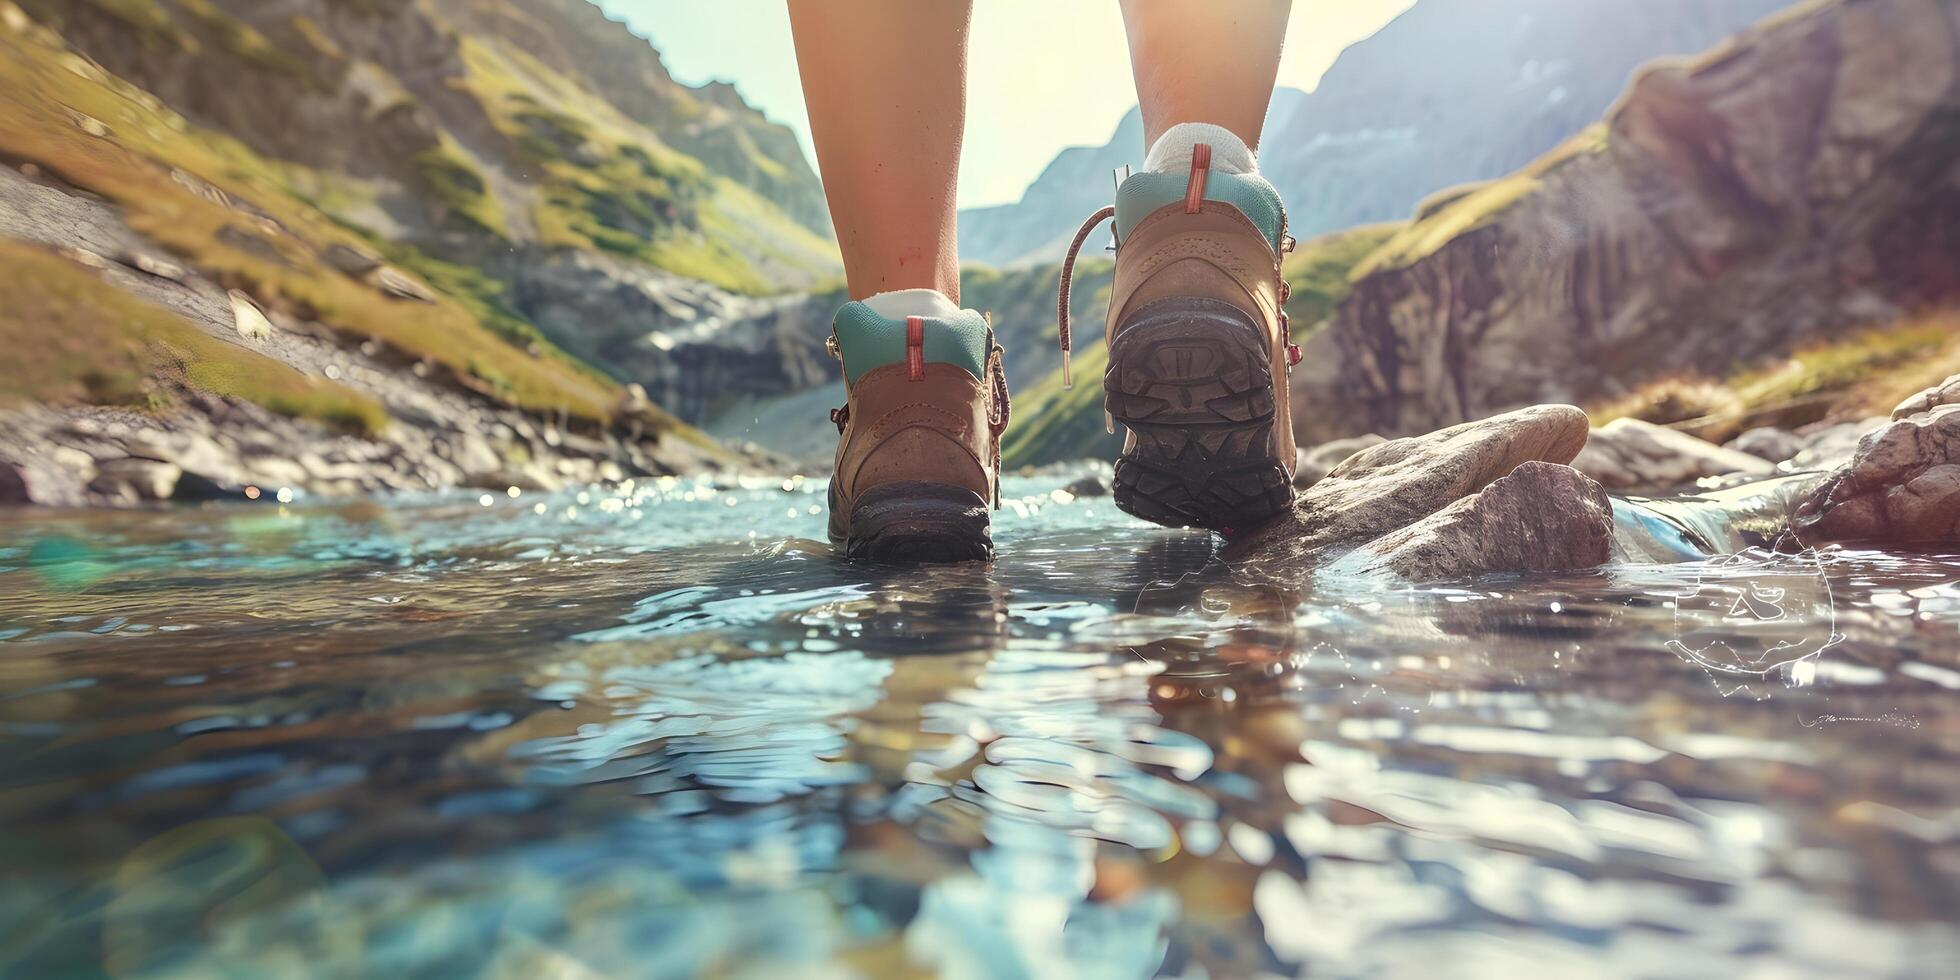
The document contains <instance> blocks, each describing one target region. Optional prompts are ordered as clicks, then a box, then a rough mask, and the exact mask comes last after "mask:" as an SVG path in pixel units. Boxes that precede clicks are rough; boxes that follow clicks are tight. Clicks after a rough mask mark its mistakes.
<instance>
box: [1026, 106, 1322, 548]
mask: <svg viewBox="0 0 1960 980" xmlns="http://www.w3.org/2000/svg"><path fill="white" fill-rule="evenodd" d="M1180 128H1182V127H1180ZM1202 129H1204V130H1209V131H1213V132H1218V133H1219V134H1220V137H1219V138H1221V139H1224V140H1230V141H1231V142H1232V143H1233V144H1234V146H1233V147H1231V150H1232V151H1233V153H1234V155H1235V156H1236V157H1242V158H1243V160H1244V162H1245V164H1244V166H1243V170H1245V171H1251V170H1252V168H1251V166H1250V162H1251V154H1250V152H1249V151H1247V150H1245V148H1244V146H1243V144H1240V143H1238V141H1237V139H1236V138H1235V137H1232V136H1231V135H1230V134H1228V133H1223V132H1222V131H1217V130H1215V128H1214V127H1202ZM1174 133H1176V130H1173V134H1174ZM1167 135H1170V134H1167ZM1165 142H1170V141H1169V140H1164V139H1160V140H1159V143H1160V144H1162V143H1165ZM1190 146H1191V151H1190V167H1189V170H1188V171H1186V170H1184V169H1183V168H1181V167H1179V168H1176V169H1174V170H1172V171H1171V172H1165V171H1164V168H1161V167H1159V168H1157V169H1154V170H1151V171H1146V172H1143V173H1138V174H1134V175H1132V176H1129V177H1128V178H1127V179H1124V180H1122V181H1121V183H1120V185H1119V186H1118V188H1117V192H1116V204H1115V205H1114V206H1113V207H1106V208H1103V209H1102V210H1100V211H1098V212H1096V214H1095V215H1093V216H1092V217H1091V218H1090V219H1089V221H1088V222H1086V223H1085V224H1084V225H1083V226H1082V230H1081V231H1079V232H1077V233H1076V236H1075V241H1074V242H1073V243H1072V244H1071V245H1070V246H1069V251H1068V258H1067V259H1066V260H1065V261H1064V263H1063V266H1062V284H1061V311H1060V316H1061V324H1062V328H1061V330H1062V351H1063V353H1062V359H1063V361H1062V363H1063V372H1064V375H1065V377H1066V374H1067V370H1068V369H1067V364H1068V351H1069V348H1070V346H1071V339H1070V331H1069V323H1068V306H1069V295H1068V294H1069V279H1070V277H1071V276H1072V275H1073V272H1074V264H1075V256H1076V253H1077V252H1079V251H1080V250H1081V248H1082V243H1083V241H1084V240H1085V239H1087V238H1088V236H1089V234H1090V233H1091V232H1093V231H1094V230H1095V228H1096V226H1098V225H1100V224H1101V223H1102V222H1103V221H1104V220H1106V219H1108V218H1111V217H1114V218H1115V219H1116V278H1115V282H1114V284H1113V285H1112V286H1111V289H1110V301H1109V315H1108V319H1107V322H1106V323H1105V325H1104V329H1105V336H1106V338H1107V340H1108V343H1109V368H1108V370H1107V371H1106V372H1105V373H1104V375H1103V392H1104V394H1103V404H1104V407H1105V409H1106V411H1107V413H1108V418H1109V421H1110V422H1111V423H1112V426H1113V423H1115V422H1121V423H1123V425H1124V427H1125V428H1126V429H1127V430H1128V435H1127V436H1126V437H1125V439H1124V444H1123V453H1122V456H1121V457H1120V458H1118V459H1117V461H1116V475H1115V500H1116V506H1118V507H1120V508H1122V509H1123V510H1125V511H1127V512H1129V513H1130V514H1133V515H1135V516H1137V517H1140V518H1143V519H1144V520H1147V521H1152V522H1155V523H1158V524H1164V525H1168V526H1172V527H1203V528H1210V529H1212V530H1216V531H1220V532H1223V533H1225V534H1226V535H1227V536H1230V535H1231V534H1233V533H1234V532H1236V531H1242V530H1246V529H1249V528H1251V527H1253V526H1255V525H1257V524H1259V523H1261V522H1263V521H1266V520H1268V519H1270V518H1272V517H1274V516H1275V515H1277V514H1279V513H1280V512H1281V511H1283V510H1285V509H1286V508H1287V507H1288V506H1289V505H1290V504H1291V503H1292V500H1293V467H1294V447H1293V425H1292V418H1291V415H1290V413H1289V412H1288V409H1287V374H1288V373H1289V372H1290V370H1291V369H1292V366H1293V365H1294V364H1295V363H1297V362H1298V361H1299V357H1300V354H1299V348H1297V347H1295V346H1293V345H1292V343H1291V341H1290V340H1289V338H1288V336H1287V330H1288V324H1287V319H1286V309H1285V305H1286V299H1287V295H1288V292H1289V290H1288V287H1287V284H1286V278H1285V276H1284V275H1283V274H1282V272H1281V269H1280V263H1281V257H1282V255H1283V254H1284V253H1285V252H1287V251H1290V250H1291V248H1292V240H1291V239H1290V238H1288V237H1287V234H1286V212H1285V210H1284V208H1282V207H1281V205H1280V199H1279V192H1278V191H1276V190H1274V189H1273V185H1272V184H1270V183H1268V182H1267V181H1266V180H1265V178H1263V177H1260V176H1259V175H1258V174H1257V173H1256V172H1230V171H1228V170H1225V169H1219V168H1214V167H1213V165H1212V144H1211V143H1208V142H1195V143H1191V144H1190ZM1154 156H1156V154H1154V153H1153V157H1154Z"/></svg>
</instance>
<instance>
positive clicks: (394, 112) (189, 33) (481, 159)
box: [23, 0, 837, 293]
mask: <svg viewBox="0 0 1960 980" xmlns="http://www.w3.org/2000/svg"><path fill="white" fill-rule="evenodd" d="M23 6H24V7H25V8H26V9H27V10H28V12H30V13H32V14H34V15H35V16H36V17H37V18H38V19H40V20H41V21H42V22H44V23H46V24H48V25H50V26H52V27H54V28H55V29H57V30H59V31H60V32H61V34H62V36H63V37H64V39H66V40H67V41H68V42H69V43H70V44H73V45H74V46H75V47H76V48H77V49H78V50H80V51H81V52H82V53H84V54H86V55H87V56H88V57H90V58H91V59H93V60H95V61H96V62H98V63H99V64H101V65H102V66H103V67H104V68H105V69H106V70H108V71H109V72H110V73H112V74H115V75H117V76H119V77H122V78H125V79H127V80H129V81H130V82H132V83H134V84H136V85H138V86H139V87H141V88H143V89H145V90H146V91H149V92H151V93H152V94H154V95H156V96H157V97H158V98H159V99H161V100H162V101H163V102H164V103H166V104H168V105H170V106H172V107H173V108H175V109H177V110H178V111H180V112H183V113H184V114H185V115H187V116H188V117H190V118H191V119H192V120H193V121H195V122H197V123H199V124H200V125H203V126H205V127H207V128H209V129H213V130H216V131H219V132H223V133H226V134H228V135H230V136H232V137H234V138H236V139H238V140H239V141H240V142H242V143H243V144H244V145H246V146H247V147H249V148H250V149H252V150H253V151H254V152H256V153H259V154H261V155H263V156H265V157H267V158H270V159H275V160H279V161H284V162H290V163H294V164H299V165H301V166H304V167H307V168H309V169H311V170H313V171H317V172H318V173H319V174H320V175H322V179H323V180H325V181H330V182H332V183H333V184H334V186H333V187H332V191H333V193H331V194H324V195H321V196H320V203H321V205H322V207H323V208H324V209H325V210H327V211H329V213H332V214H334V216H335V217H337V218H339V219H341V220H343V221H346V222H348V223H350V224H353V225H357V226H360V227H363V228H367V229H369V230H371V231H373V232H375V233H376V234H378V235H380V236H381V237H385V238H389V239H392V240H406V241H412V242H415V243H417V244H418V245H420V246H422V247H424V249H425V250H428V251H432V252H434V253H436V254H438V255H440V256H441V257H444V258H449V259H453V260H459V261H462V262H464V263H466V264H473V265H481V264H485V263H486V262H487V261H489V259H488V258H487V257H489V256H493V255H496V254H498V253H508V252H509V250H510V249H511V247H513V246H516V247H518V248H525V247H535V248H542V249H575V250H586V251H604V252H609V253H612V254H616V255H620V256H623V257H625V258H627V259H629V260H632V261H637V262H641V263H645V264H647V265H651V266H653V267H655V268H659V269H664V270H667V271H671V272H674V273H676V274H679V275H683V276H687V277H690V278H696V279H702V280H705V281H709V282H712V283H715V284H717V285H719V286H722V287H724V288H728V289H733V290H737V291H741V292H753V293H763V292H780V291H784V290H785V289H789V288H795V287H796V286H799V285H802V284H806V283H808V282H810V281H812V280H814V279H818V278H822V277H825V276H828V275H831V274H833V273H834V272H835V270H836V267H837V266H836V256H835V252H834V247H833V246H832V245H831V244H830V243H829V241H828V231H827V226H826V225H825V224H824V223H823V221H822V217H821V216H822V203H821V192H820V190H819V188H818V186H817V184H816V179H815V176H814V175H813V174H812V173H811V172H810V169H809V166H808V164H807V163H806V162H805V161H804V160H803V157H802V154H801V152H800V150H798V148H797V147H796V144H795V140H794V137H793V136H791V135H790V133H789V132H788V131H787V130H786V129H783V128H782V127H780V126H775V125H773V124H770V123H768V122H766V121H765V120H763V119H762V117H761V116H760V114H758V113H756V112H755V111H754V110H753V109H750V108H749V107H747V106H746V105H744V104H742V103H741V101H740V99H739V97H737V96H735V95H734V93H733V92H732V91H729V90H727V89H726V87H724V86H716V87H709V88H704V89H692V88H688V87H686V86H683V85H679V84H677V83H675V82H674V81H673V80H672V79H671V78H670V77H669V76H667V74H666V71H665V69H664V67H663V66H662V65H661V63H660V60H659V56H658V54H657V53H655V52H654V51H653V50H652V49H651V48H650V47H648V46H647V45H646V44H645V43H644V42H643V41H642V40H640V39H638V38H635V37H634V36H633V35H631V34H630V33H629V32H628V31H627V30H626V29H625V28H624V27H623V26H621V25H618V24H615V23H612V22H610V21H607V20H606V19H605V18H604V16H603V15H602V14H601V13H600V12H599V11H598V10H597V8H595V7H592V6H591V5H590V4H588V3H585V2H584V0H282V2H280V3H276V4H268V3H260V2H256V0H73V2H69V0H24V3H23ZM696 153H698V154H700V155H698V156H697V155H695V154H696ZM792 215H794V217H793V216H792Z"/></svg>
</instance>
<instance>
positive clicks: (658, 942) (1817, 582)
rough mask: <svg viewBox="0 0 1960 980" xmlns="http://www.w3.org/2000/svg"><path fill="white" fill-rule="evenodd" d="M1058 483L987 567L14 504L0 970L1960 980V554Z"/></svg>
mask: <svg viewBox="0 0 1960 980" xmlns="http://www.w3.org/2000/svg"><path fill="white" fill-rule="evenodd" d="M1062 482H1064V481H1062V480H1060V479H1057V480H1047V481H1043V480H1028V479H1024V480H1014V481H1009V485H1008V487H1007V492H1008V495H1009V496H1010V497H1012V498H1014V500H1013V506H1011V507H1010V508H1009V509H1008V510H1007V511H1006V512H1004V513H1003V514H1001V515H1000V516H999V518H998V521H997V527H998V534H997V536H998V538H999V541H1000V549H1001V553H1002V557H1001V559H1000V560H999V561H998V562H997V563H995V564H994V565H993V566H992V567H990V568H983V567H978V566H970V567H961V568H940V569H916V568H915V569H903V568H877V567H866V566H859V565H852V564H848V563H844V562H840V561H838V560H836V559H835V558H833V557H832V556H831V555H830V554H829V552H828V550H827V549H826V548H825V547H824V546H823V545H822V544H821V543H820V541H819V540H816V539H819V538H820V537H821V535H822V532H823V518H822V516H821V512H820V509H821V504H822V501H823V497H822V493H821V490H822V487H821V485H820V484H817V483H793V484H790V485H789V486H788V488H787V489H785V487H784V486H783V485H780V484H778V483H776V482H764V481H756V482H752V483H751V484H750V485H748V486H731V487H712V486H709V485H707V484H699V483H696V482H694V481H674V482H669V483H665V484H660V483H656V484H651V485H644V486H640V487H636V488H634V490H633V491H632V492H631V493H628V494H619V493H613V494H601V493H599V492H598V491H592V492H589V493H588V495H587V496H586V497H585V498H584V499H583V500H582V501H581V500H579V499H578V498H576V497H574V496H572V495H569V494H567V495H555V496H550V497H544V498H539V497H537V496H536V495H525V496H522V497H518V498H515V499H512V498H510V497H508V496H505V495H501V494H499V495H495V496H492V497H489V498H486V499H487V500H488V506H485V505H484V504H482V503H480V502H479V501H478V500H477V499H476V498H474V497H435V498H425V499H407V500H400V501H394V502H390V503H387V504H385V505H376V504H355V505H324V504H323V505H315V504H309V503H307V502H304V501H302V502H299V503H296V504H293V505H291V506H286V507H280V506H276V505H275V506H252V507H215V508H210V509H198V510H172V511H161V512H149V513H88V514H51V513H46V512H18V513H12V514H6V515H0V831H4V833H0V853H4V858H5V860H4V865H0V866H3V867H4V874H0V975H5V976H65V975H84V976H86V975H100V974H110V975H119V976H122V975H174V976H205V975H230V976H280V975H290V976H388V977H398V976H400V977H409V976H427V977H454V976H492V977H532V976H565V977H583V976H594V975H597V976H636V977H637V976H656V977H658V976H688V975H696V974H710V975H720V976H768V977H775V976H786V975H787V976H802V975H825V976H830V975H841V976H849V975H884V974H891V973H904V972H911V973H917V974H935V973H936V974H945V975H954V976H1055V977H1102V976H1109V977H1124V976H1143V975H1149V974H1152V973H1162V974H1170V975H1181V976H1213V977H1223V976H1245V975H1250V974H1256V973H1268V974H1282V975H1284V974H1293V973H1297V972H1306V971H1311V972H1315V973H1321V974H1333V975H1386V974H1401V973H1404V972H1414V971H1417V970H1422V971H1424V972H1426V973H1430V974H1437V973H1442V974H1450V975H1463V974H1486V973H1502V974H1509V975H1512V976H1517V975H1533V976H1536V975H1559V974H1568V975H1569V974H1578V973H1584V974H1588V975H1602V974H1603V975H1669V976H1674V975H1684V974H1685V975H1706V976H1733V975H1737V974H1739V973H1745V972H1748V973H1751V974H1752V975H1754V974H1761V975H1778V976H1780V975H1830V976H1844V975H1847V974H1849V975H1921V976H1951V975H1954V973H1955V971H1956V968H1960V940H1956V932H1955V930H1954V928H1953V926H1954V922H1955V917H1956V914H1957V913H1956V912H1955V909H1956V900H1960V888H1956V882H1960V765H1956V758H1957V757H1960V710H1957V709H1956V705H1957V703H1960V702H1956V697H1960V564H1956V561H1955V559H1954V557H1953V556H1943V555H1882V554H1876V553H1867V552H1852V551H1827V552H1824V553H1821V554H1816V555H1811V556H1802V557H1799V558H1794V559H1792V558H1774V557H1771V556H1767V555H1762V554H1745V555H1743V556H1740V557H1736V558H1727V559H1712V560H1709V561H1705V562H1695V563H1688V564H1680V565H1668V566H1647V567H1622V568H1614V569H1608V570H1605V571H1603V572H1599V573H1593V574H1586V575H1578V576H1563V577H1555V578H1536V579H1518V578H1496V579H1488V580H1481V581H1475V582H1465V583H1457V584H1455V585H1453V586H1451V587H1440V588H1423V589H1396V588H1388V587H1384V586H1382V585H1380V584H1378V583H1364V582H1346V581H1315V580H1314V579H1313V576H1312V575H1311V574H1310V573H1309V571H1308V570H1304V569H1288V568H1265V569H1246V568H1231V567H1227V566H1224V565H1222V564H1220V563H1218V562H1217V561H1216V560H1215V559H1214V558H1213V555H1212V544H1211V541H1210V540H1209V539H1208V538H1206V537H1204V536H1202V535H1198V534H1193V533H1184V532H1169V531H1163V530H1158V529H1154V528H1150V527H1148V526H1145V525H1142V524H1139V523H1136V522H1133V521H1130V520H1128V519H1127V518H1124V517H1122V516H1121V515H1119V514H1118V513H1117V512H1116V511H1115V510H1114V508H1113V507H1112V506H1111V505H1110V504H1109V503H1108V501H1107V500H1084V501H1073V500H1066V499H1064V498H1062V497H1059V496H1057V495H1055V494H1053V493H1052V492H1051V491H1052V490H1053V489H1054V488H1055V487H1056V486H1059V485H1060V484H1061V483H1062ZM540 511H541V512H540ZM1526 971H1528V972H1526ZM1779 971H1780V972H1779Z"/></svg>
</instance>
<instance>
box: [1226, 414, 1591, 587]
mask: <svg viewBox="0 0 1960 980" xmlns="http://www.w3.org/2000/svg"><path fill="white" fill-rule="evenodd" d="M1586 432H1587V421H1586V413H1584V412H1581V411H1580V410H1578V409H1576V408H1573V407H1572V406H1570V405H1537V406H1533V407H1531V408H1524V409H1519V410H1517V411H1514V412H1507V413H1505V414H1503V415H1498V416H1494V417H1492V418H1488V419H1483V420H1480V421H1476V422H1465V423H1463V424H1461V425H1454V426H1451V427H1449V428H1447V429H1441V430H1439V431H1436V432H1432V433H1429V434H1428V435H1422V436H1413V437H1410V438H1407V439H1396V440H1393V441H1390V442H1385V443H1382V444H1380V445H1378V446H1373V447H1370V448H1368V449H1364V450H1362V451H1361V452H1359V453H1356V454H1355V455H1354V456H1353V457H1352V458H1350V459H1349V460H1348V461H1347V462H1345V463H1342V464H1341V465H1340V466H1338V467H1336V468H1335V469H1334V471H1333V472H1332V473H1329V474H1327V477H1326V478H1325V479H1323V480H1321V481H1320V482H1319V483H1316V484H1314V485H1313V486H1312V487H1309V488H1308V489H1306V490H1304V491H1302V492H1301V494H1300V497H1299V499H1298V500H1296V501H1295V502H1294V504H1293V508H1292V509H1291V510H1290V511H1288V512H1287V513H1285V514H1283V515H1281V516H1280V517H1278V518H1276V519H1274V520H1273V521H1271V522H1268V523H1267V524H1266V525H1265V526H1263V527H1260V528H1258V529H1255V530H1253V531H1251V532H1249V533H1248V534H1246V535H1245V536H1244V537H1243V538H1241V539H1239V540H1238V541H1236V542H1234V543H1233V544H1232V545H1231V547H1230V548H1228V549H1227V557H1230V558H1234V559H1248V560H1254V561H1264V560H1285V561H1293V562H1303V561H1313V562H1322V561H1327V560H1331V559H1332V558H1333V557H1336V556H1337V555H1338V554H1340V553H1344V552H1346V551H1348V550H1352V549H1353V548H1355V547H1357V546H1359V545H1362V544H1365V543H1367V542H1369V541H1373V540H1375V539H1376V538H1379V537H1381V536H1383V535H1385V534H1388V533H1390V532H1393V531H1399V530H1401V529H1403V528H1406V527H1408V526H1410V525H1412V524H1414V523H1416V522H1417V521H1420V520H1422V519H1423V518H1425V517H1428V516H1429V515H1431V514H1434V513H1436V512H1437V511H1440V510H1442V509H1443V508H1445V507H1448V506H1449V505H1450V504H1452V503H1455V502H1456V501H1457V500H1460V499H1462V498H1463V497H1466V496H1469V495H1470V494H1474V493H1476V492H1477V491H1479V490H1482V489H1483V488H1485V487H1487V486H1489V485H1490V484H1491V483H1492V482H1494V481H1495V480H1497V479H1498V478H1500V477H1503V476H1506V475H1508V474H1510V472H1511V471H1512V470H1514V469H1517V468H1518V466H1519V465H1520V464H1522V463H1527V462H1532V461H1534V460H1535V461H1539V462H1546V463H1558V464H1564V463H1569V462H1571V461H1572V459H1573V458H1574V457H1575V456H1577V455H1578V454H1579V450H1580V449H1581V448H1582V447H1583V446H1585V444H1586Z"/></svg>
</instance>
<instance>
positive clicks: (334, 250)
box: [320, 243, 381, 279]
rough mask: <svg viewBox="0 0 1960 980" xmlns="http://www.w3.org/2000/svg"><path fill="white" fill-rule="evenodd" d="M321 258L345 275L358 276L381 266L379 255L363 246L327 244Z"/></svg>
mask: <svg viewBox="0 0 1960 980" xmlns="http://www.w3.org/2000/svg"><path fill="white" fill-rule="evenodd" d="M320 257H321V258H323V259H325V260H326V262H327V264H328V265H330V266H333V267H334V268H335V269H336V270H338V271H340V272H342V273H345V274H346V275H350V276H353V277H355V278H357V279H358V278H360V277H361V276H364V275H367V274H368V273H370V272H373V271H374V270H375V269H378V268H380V267H381V257H380V256H378V255H376V254H374V253H373V252H370V251H368V250H366V249H363V248H356V247H354V246H352V245H346V244H341V243H335V244H333V245H329V246H327V250H326V251H325V252H322V253H321V255H320Z"/></svg>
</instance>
